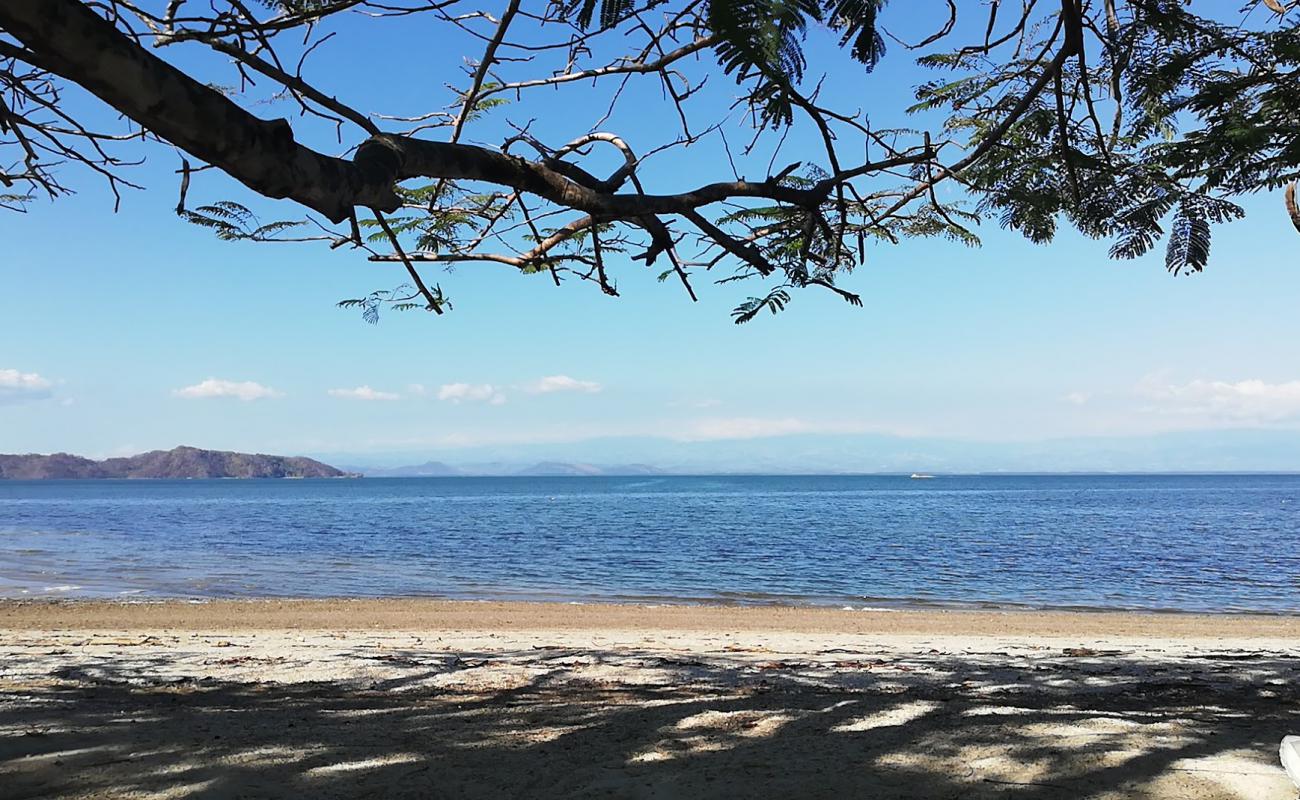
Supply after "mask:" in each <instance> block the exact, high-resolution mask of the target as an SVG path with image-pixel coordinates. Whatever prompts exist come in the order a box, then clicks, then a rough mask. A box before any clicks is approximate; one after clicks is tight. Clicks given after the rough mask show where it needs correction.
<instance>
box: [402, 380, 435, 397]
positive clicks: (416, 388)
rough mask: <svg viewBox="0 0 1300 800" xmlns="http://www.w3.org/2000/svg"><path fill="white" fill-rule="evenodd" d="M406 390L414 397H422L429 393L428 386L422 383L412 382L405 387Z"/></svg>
mask: <svg viewBox="0 0 1300 800" xmlns="http://www.w3.org/2000/svg"><path fill="white" fill-rule="evenodd" d="M406 391H407V392H408V393H409V394H412V395H415V396H416V397H424V396H425V395H426V394H428V393H429V387H427V386H425V385H424V384H423V383H412V384H409V385H408V386H407V387H406Z"/></svg>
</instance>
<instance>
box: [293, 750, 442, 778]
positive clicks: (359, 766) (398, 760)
mask: <svg viewBox="0 0 1300 800" xmlns="http://www.w3.org/2000/svg"><path fill="white" fill-rule="evenodd" d="M419 760H420V757H419V756H417V755H416V754H414V753H393V754H391V755H386V756H383V757H380V758H366V759H362V760H359V761H340V762H338V763H336V764H326V765H324V766H321V767H312V768H311V769H309V770H307V771H306V772H305V773H304V774H305V775H307V776H308V777H310V778H320V777H327V776H329V775H335V774H338V773H340V772H358V771H360V770H367V769H381V768H383V767H391V766H394V765H396V764H414V763H416V762H417V761H419Z"/></svg>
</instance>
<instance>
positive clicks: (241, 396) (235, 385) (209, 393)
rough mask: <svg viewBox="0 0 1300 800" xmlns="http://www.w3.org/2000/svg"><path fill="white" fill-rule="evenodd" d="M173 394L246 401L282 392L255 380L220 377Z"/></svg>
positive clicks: (190, 397) (187, 397)
mask: <svg viewBox="0 0 1300 800" xmlns="http://www.w3.org/2000/svg"><path fill="white" fill-rule="evenodd" d="M172 394H174V395H176V396H177V397H184V398H185V399H187V400H200V399H206V398H213V397H223V398H233V399H236V400H243V401H245V402H248V401H251V400H265V399H267V398H270V397H279V396H280V392H278V391H276V390H275V389H272V388H271V387H269V386H263V385H262V384H260V383H255V382H254V381H226V380H221V379H220V378H208V379H207V380H205V381H202V382H200V383H196V384H194V385H193V386H186V387H185V388H183V389H175V390H173V391H172Z"/></svg>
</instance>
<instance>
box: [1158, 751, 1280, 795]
mask: <svg viewBox="0 0 1300 800" xmlns="http://www.w3.org/2000/svg"><path fill="white" fill-rule="evenodd" d="M1169 771H1170V772H1182V773H1191V774H1194V775H1195V776H1196V777H1197V778H1202V779H1204V781H1205V782H1206V783H1208V784H1210V785H1212V786H1214V787H1216V789H1218V793H1216V794H1215V795H1214V796H1215V797H1225V798H1240V800H1253V799H1254V798H1258V797H1288V796H1294V795H1295V789H1294V788H1293V787H1292V784H1291V781H1290V779H1289V778H1287V775H1286V772H1284V771H1283V770H1282V767H1281V766H1279V765H1277V764H1275V763H1273V762H1270V761H1267V760H1265V759H1264V758H1263V756H1262V754H1261V753H1258V752H1254V751H1250V750H1228V751H1224V752H1222V753H1216V754H1214V755H1211V756H1203V757H1201V758H1181V759H1179V760H1177V761H1175V762H1173V763H1172V764H1170V765H1169ZM1173 779H1174V778H1173V776H1171V775H1164V776H1161V777H1160V778H1158V779H1157V785H1158V784H1159V782H1161V781H1170V782H1172V780H1173Z"/></svg>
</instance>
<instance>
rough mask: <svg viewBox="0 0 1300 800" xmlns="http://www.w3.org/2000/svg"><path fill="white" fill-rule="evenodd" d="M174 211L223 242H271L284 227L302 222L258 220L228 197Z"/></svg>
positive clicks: (301, 222)
mask: <svg viewBox="0 0 1300 800" xmlns="http://www.w3.org/2000/svg"><path fill="white" fill-rule="evenodd" d="M177 213H179V214H180V215H181V217H182V218H183V219H185V220H186V221H188V222H192V223H194V224H195V225H199V226H201V227H204V228H210V229H211V230H212V231H213V232H214V233H215V234H216V235H217V238H218V239H221V240H223V241H227V242H236V241H251V242H273V241H277V235H278V234H281V233H283V232H284V231H287V230H291V229H293V228H297V227H299V226H301V225H305V224H306V222H305V221H303V220H279V221H276V222H268V223H265V224H263V223H261V222H260V221H259V220H258V219H257V216H256V215H254V214H253V212H252V211H249V210H248V208H247V207H245V206H242V205H240V204H239V203H235V202H232V201H230V200H221V201H219V202H216V203H213V204H212V205H207V206H199V207H198V208H196V209H194V210H192V211H191V210H189V209H180V210H179V211H178V212H177Z"/></svg>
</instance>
